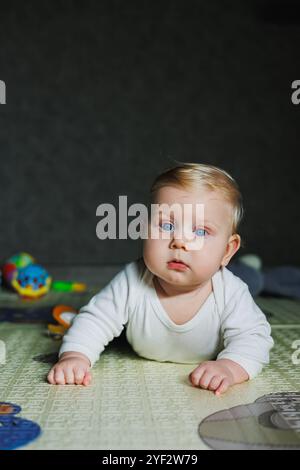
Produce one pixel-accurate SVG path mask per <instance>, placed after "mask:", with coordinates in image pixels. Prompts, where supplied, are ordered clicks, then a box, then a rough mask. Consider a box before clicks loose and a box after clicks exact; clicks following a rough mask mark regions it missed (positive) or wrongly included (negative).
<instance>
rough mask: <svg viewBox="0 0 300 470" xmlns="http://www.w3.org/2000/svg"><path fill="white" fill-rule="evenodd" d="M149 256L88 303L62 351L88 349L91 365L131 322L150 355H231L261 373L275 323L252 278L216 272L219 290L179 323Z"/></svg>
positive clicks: (194, 358)
mask: <svg viewBox="0 0 300 470" xmlns="http://www.w3.org/2000/svg"><path fill="white" fill-rule="evenodd" d="M153 277H154V275H153V274H152V273H151V272H150V271H149V270H148V268H147V267H146V265H145V263H144V260H143V258H139V259H138V260H136V261H133V262H131V263H128V264H126V265H125V267H124V269H123V270H122V271H120V272H119V273H118V274H116V275H115V277H114V278H113V279H112V280H111V281H110V282H109V284H107V285H106V286H105V287H104V288H103V289H102V290H101V291H100V292H99V293H98V294H96V295H95V296H94V297H92V299H91V300H90V301H89V303H88V304H87V305H85V306H84V307H82V308H81V309H80V311H79V314H78V315H77V316H76V317H75V320H74V322H73V325H72V326H71V328H70V329H69V330H68V332H67V334H66V335H65V336H64V338H63V344H62V346H61V348H60V351H59V355H61V354H62V353H63V352H67V351H76V352H80V353H83V354H85V355H86V356H87V357H88V358H89V360H90V362H91V365H93V364H94V362H95V361H96V360H97V359H98V358H99V355H100V354H101V352H102V351H103V350H104V348H105V346H106V345H107V344H108V343H109V342H110V341H111V340H112V339H113V338H114V337H116V336H119V335H120V334H121V332H122V330H123V328H124V327H125V328H126V337H127V340H128V341H129V343H130V344H131V346H132V348H133V349H134V351H135V352H136V353H137V354H139V355H140V356H143V357H145V358H147V359H152V360H156V361H170V362H179V363H191V364H193V363H197V364H200V363H201V362H203V361H205V360H214V359H221V358H227V359H231V360H233V361H235V362H237V363H238V364H240V365H241V366H242V367H243V368H244V369H245V370H246V371H247V372H248V374H249V378H252V377H254V376H255V375H257V374H258V373H259V372H260V371H261V369H262V367H263V365H265V364H268V362H269V351H270V349H271V348H272V346H273V344H274V343H273V339H272V337H271V336H270V332H271V328H270V325H269V323H268V322H267V320H266V317H265V315H264V314H263V312H262V311H261V310H260V308H259V307H258V306H257V305H256V303H255V302H254V300H253V298H252V296H251V294H250V292H249V289H248V286H247V284H245V283H244V282H243V281H242V280H241V279H240V278H239V277H237V276H235V275H234V274H233V273H232V272H231V271H229V270H228V269H227V268H226V267H222V268H220V269H219V270H218V271H217V272H216V273H215V274H214V275H213V277H212V286H213V291H212V292H211V294H210V295H209V297H208V298H207V299H206V301H205V302H204V304H203V305H202V306H201V307H200V309H199V311H198V312H197V313H196V314H195V316H194V317H193V318H192V319H191V320H189V321H188V322H186V323H184V324H182V325H178V324H176V323H174V322H173V321H172V320H171V318H170V317H169V315H168V314H167V312H166V311H165V309H164V308H163V306H162V304H161V302H160V300H159V298H158V295H157V292H156V290H155V287H154V284H153Z"/></svg>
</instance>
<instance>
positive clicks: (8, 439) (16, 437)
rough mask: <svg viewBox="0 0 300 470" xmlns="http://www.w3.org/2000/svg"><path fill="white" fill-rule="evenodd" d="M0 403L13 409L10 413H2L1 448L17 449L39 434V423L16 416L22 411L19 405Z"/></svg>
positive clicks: (0, 427) (0, 418)
mask: <svg viewBox="0 0 300 470" xmlns="http://www.w3.org/2000/svg"><path fill="white" fill-rule="evenodd" d="M0 405H8V406H10V407H12V409H13V411H12V412H10V413H4V414H0V450H13V449H17V448H18V447H21V446H24V445H26V444H28V443H29V442H31V441H32V440H33V439H36V438H37V437H38V436H39V434H40V433H41V428H40V426H39V425H38V424H37V423H35V422H34V421H29V420H28V419H23V418H17V417H16V416H15V414H16V413H19V412H20V411H21V407H20V406H19V405H15V404H13V403H8V402H0Z"/></svg>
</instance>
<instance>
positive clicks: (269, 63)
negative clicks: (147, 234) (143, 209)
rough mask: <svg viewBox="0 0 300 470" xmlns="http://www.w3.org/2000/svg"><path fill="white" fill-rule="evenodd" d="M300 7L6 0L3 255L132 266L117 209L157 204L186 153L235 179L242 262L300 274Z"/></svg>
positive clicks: (165, 0) (1, 59) (0, 40)
mask: <svg viewBox="0 0 300 470" xmlns="http://www.w3.org/2000/svg"><path fill="white" fill-rule="evenodd" d="M299 15H300V9H299V6H298V2H295V1H290V0H285V1H275V0H274V1H263V0H261V1H254V0H252V1H251V0H244V1H234V0H229V1H221V0H220V1H216V0H209V1H208V0H206V1H202V0H198V1H194V0H187V1H176V0H172V1H171V0H162V1H161V2H158V1H154V0H152V1H147V2H146V1H143V0H140V1H130V0H128V1H114V0H109V1H105V0H102V1H96V0H94V1H70V0H64V1H57V0H56V1H51V2H50V1H44V2H40V1H32V0H27V1H26V2H23V3H21V2H14V1H12V2H5V3H4V2H1V3H0V79H1V80H4V81H5V82H6V87H7V104H6V105H1V106H0V159H1V161H0V164H1V166H0V194H1V197H0V216H1V218H0V221H1V229H0V258H1V260H3V259H5V258H7V257H8V256H10V255H11V254H13V253H15V252H17V251H20V250H22V251H28V252H29V253H31V254H32V255H33V256H35V257H36V258H37V260H38V261H39V262H41V263H45V264H63V265H64V264H65V265H71V264H79V265H85V264H87V265H88V264H93V265H98V264H100V265H101V264H120V263H124V262H127V261H131V260H133V259H134V258H136V257H137V256H139V254H140V251H141V242H140V241H132V240H116V241H113V240H106V241H100V240H98V239H97V237H96V232H95V230H96V224H97V222H98V220H99V218H97V217H96V208H97V206H98V205H99V204H101V203H103V202H109V203H113V204H117V202H118V196H119V195H125V194H126V195H128V203H129V204H132V203H135V202H146V201H147V197H148V191H149V188H150V185H151V183H152V180H153V178H154V177H155V176H156V175H157V174H158V173H159V172H160V171H161V170H163V169H164V168H166V167H168V166H170V165H171V164H172V163H173V160H175V159H176V160H180V161H187V162H188V161H194V162H203V163H211V164H214V165H217V166H220V167H222V168H224V169H225V170H227V171H228V172H230V173H231V174H232V176H233V177H235V178H236V180H237V181H238V183H239V185H240V188H241V191H242V193H243V197H244V205H245V219H244V222H243V224H242V226H241V230H240V233H241V235H242V237H243V238H244V241H245V248H244V249H243V250H242V251H241V252H240V253H241V254H242V253H256V254H258V255H260V256H261V257H262V259H263V262H264V264H266V265H270V266H275V265H280V264H294V265H296V264H297V265H300V250H299V242H300V229H299V209H298V207H299V200H300V198H299V195H300V189H299V186H300V182H299V169H300V165H299V157H300V156H299V135H300V132H299V123H300V105H299V106H295V105H293V104H292V102H291V93H292V90H291V83H292V81H293V80H296V79H300V20H299Z"/></svg>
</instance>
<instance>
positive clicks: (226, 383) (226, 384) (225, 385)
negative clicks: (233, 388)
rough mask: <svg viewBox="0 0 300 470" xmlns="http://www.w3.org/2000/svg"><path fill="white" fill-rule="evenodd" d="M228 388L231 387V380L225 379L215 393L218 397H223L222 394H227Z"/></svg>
mask: <svg viewBox="0 0 300 470" xmlns="http://www.w3.org/2000/svg"><path fill="white" fill-rule="evenodd" d="M228 387H229V380H228V379H227V378H226V377H225V379H223V380H222V382H221V383H220V385H219V387H218V388H217V390H216V391H215V394H216V395H221V393H224V392H226V390H227V389H228Z"/></svg>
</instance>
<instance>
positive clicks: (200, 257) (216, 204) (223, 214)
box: [143, 186, 238, 287]
mask: <svg viewBox="0 0 300 470" xmlns="http://www.w3.org/2000/svg"><path fill="white" fill-rule="evenodd" d="M155 203H156V204H159V206H160V205H161V204H166V205H168V206H169V207H170V206H172V204H179V205H180V207H181V208H182V214H183V213H184V214H185V216H184V217H183V216H182V215H181V216H180V214H179V216H178V214H176V213H174V212H173V213H172V212H171V214H170V211H164V212H162V213H161V211H158V212H157V213H156V214H155V215H154V217H152V218H151V221H149V224H148V238H147V239H145V241H144V245H143V257H144V261H145V264H146V266H147V268H148V269H149V270H150V271H151V272H152V273H153V274H154V275H156V276H157V277H158V278H160V279H163V280H164V281H165V282H167V283H170V284H174V285H180V286H191V287H192V286H199V284H202V283H204V282H206V281H208V280H209V279H210V278H211V277H212V276H213V274H215V273H216V272H217V271H218V269H219V268H220V266H221V265H222V264H224V265H226V264H227V262H228V259H226V260H224V259H223V258H224V255H225V254H226V251H227V246H228V242H229V240H230V239H231V235H232V234H231V223H232V206H231V205H230V203H229V202H227V201H226V200H225V199H224V197H223V195H222V193H221V192H219V191H210V190H207V189H202V190H199V191H197V192H196V193H195V192H190V191H186V190H184V189H179V188H175V187H172V186H165V187H163V188H161V189H160V190H159V191H158V193H157V196H156V200H155ZM184 204H189V206H184ZM200 204H203V206H202V208H203V211H200V216H199V211H198V212H197V211H196V208H197V205H198V208H199V207H201V206H199V205H200ZM184 207H186V208H189V212H185V209H184ZM186 214H188V215H191V217H187V218H186ZM203 215H204V218H203ZM197 217H198V218H197ZM154 233H156V238H154V237H153V236H152V237H151V234H152V235H153V234H154ZM157 235H158V236H159V237H158V238H157ZM154 236H155V235H154ZM162 237H165V239H163V238H162ZM237 249H238V248H237ZM174 258H176V259H178V260H181V261H182V262H183V263H185V266H184V265H183V266H182V265H178V264H176V263H175V264H174V263H171V261H172V260H174Z"/></svg>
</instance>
